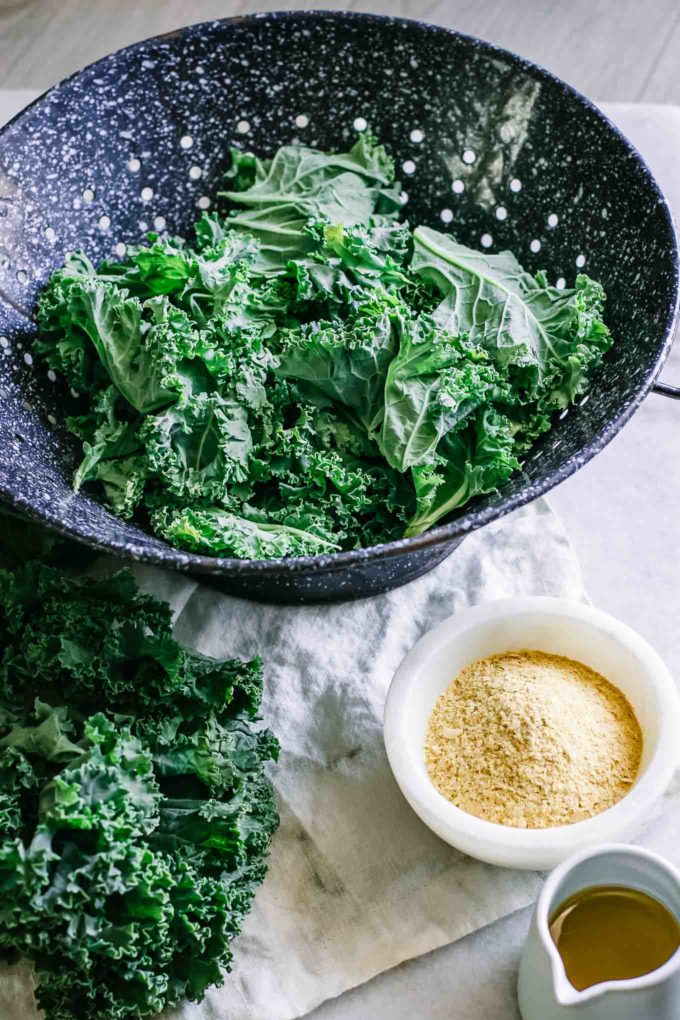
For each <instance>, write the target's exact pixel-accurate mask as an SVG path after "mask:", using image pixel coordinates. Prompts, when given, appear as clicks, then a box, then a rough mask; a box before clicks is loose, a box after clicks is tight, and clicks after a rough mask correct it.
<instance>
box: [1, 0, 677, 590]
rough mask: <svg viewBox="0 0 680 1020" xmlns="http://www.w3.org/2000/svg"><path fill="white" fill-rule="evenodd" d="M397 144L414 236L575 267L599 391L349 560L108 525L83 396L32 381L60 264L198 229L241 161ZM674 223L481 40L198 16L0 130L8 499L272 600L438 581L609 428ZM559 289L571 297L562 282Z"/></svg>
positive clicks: (417, 28)
mask: <svg viewBox="0 0 680 1020" xmlns="http://www.w3.org/2000/svg"><path fill="white" fill-rule="evenodd" d="M367 125H368V126H369V127H370V128H371V129H372V130H374V131H375V132H376V133H377V134H378V135H379V136H380V138H381V139H382V140H383V141H384V142H385V143H386V144H387V145H388V146H389V147H390V148H391V150H392V152H393V153H394V155H395V157H396V161H397V166H398V167H399V171H400V175H401V178H402V181H403V187H404V190H405V192H406V194H407V196H408V203H407V210H408V216H409V219H410V221H411V223H412V224H414V225H415V224H418V223H425V224H429V225H430V226H433V227H436V228H439V229H453V230H455V233H456V236H457V238H458V239H459V240H461V241H463V242H465V243H466V244H468V245H472V246H475V247H478V246H483V247H486V248H488V250H489V251H498V250H500V249H503V248H510V249H512V250H513V251H514V252H516V254H517V255H518V256H519V258H520V260H521V261H522V262H523V263H524V265H525V267H526V268H527V269H528V270H531V271H534V270H536V269H538V268H539V267H545V268H546V269H547V270H548V272H549V274H550V276H551V278H552V279H553V280H554V281H559V280H564V281H566V284H567V285H571V284H572V283H573V280H574V276H575V274H576V272H577V271H578V268H580V267H581V266H584V267H585V268H586V269H587V271H588V272H589V273H590V274H591V275H592V276H593V277H595V278H596V279H598V280H600V281H601V282H602V283H603V284H604V286H605V288H606V291H607V295H608V298H609V301H608V306H607V319H608V323H609V325H610V327H611V329H612V332H613V334H614V338H615V344H614V347H613V349H612V351H611V353H610V354H609V355H608V356H607V359H606V364H605V366H604V368H603V369H602V371H601V372H600V374H599V377H598V378H597V379H596V381H595V384H594V386H593V388H592V392H591V394H590V397H589V398H588V397H586V398H585V399H584V400H583V401H581V403H580V405H579V406H577V407H574V408H572V409H571V410H570V411H569V412H568V413H567V412H565V414H563V415H562V419H561V420H560V421H558V422H556V423H555V427H554V428H553V430H552V431H551V432H550V433H549V434H548V435H547V436H546V437H545V438H544V440H543V441H542V442H541V443H540V444H539V445H537V446H536V447H535V449H534V450H533V451H532V453H531V455H530V456H529V457H528V459H527V461H526V463H525V465H524V470H523V472H522V473H521V474H518V475H517V476H516V477H515V478H514V479H512V481H511V482H510V483H509V484H508V485H506V486H505V487H504V488H503V490H502V492H501V493H499V494H497V495H493V496H490V497H488V498H485V499H483V500H481V501H478V502H477V503H475V504H474V506H471V507H470V508H469V509H468V510H467V511H464V512H463V513H461V514H460V515H459V516H458V517H456V518H455V519H454V520H452V521H451V522H450V523H448V524H444V525H442V526H441V527H437V528H435V529H433V530H432V531H429V532H427V533H426V534H424V535H420V536H418V537H417V538H411V539H406V540H402V541H398V542H391V543H389V544H387V545H380V546H375V547H373V548H369V549H361V550H356V551H353V552H344V553H336V554H334V555H330V556H317V557H304V558H299V559H289V560H270V561H239V560H232V559H222V560H220V559H213V558H211V557H205V556H196V555H191V554H188V553H185V552H180V551H178V550H177V549H174V548H172V547H171V546H169V545H168V544H166V543H165V542H163V541H161V540H160V539H159V538H156V537H154V536H153V535H151V534H149V533H148V532H146V531H144V530H142V529H141V528H140V527H138V526H137V525H135V524H129V523H125V522H123V521H121V520H119V519H117V518H116V517H114V516H113V515H112V514H111V513H110V512H109V511H108V510H107V509H106V508H105V507H104V506H102V505H100V504H99V503H98V502H97V501H96V500H95V499H93V498H91V497H90V496H89V495H87V494H85V493H80V494H79V495H77V496H76V495H74V494H73V493H72V491H71V485H70V481H71V476H72V471H73V467H74V465H75V464H76V463H77V461H78V452H79V451H78V444H77V442H76V441H75V440H74V439H73V437H71V436H70V435H69V434H68V432H67V431H66V429H65V428H64V425H63V421H64V418H65V416H66V414H68V413H70V412H71V411H72V410H73V408H74V406H77V396H75V395H73V394H70V393H69V392H68V391H67V390H66V389H65V388H64V386H63V385H62V383H61V382H60V381H59V380H58V379H55V378H54V375H53V374H52V373H48V372H46V370H45V367H44V366H43V365H42V364H39V363H37V362H35V363H34V361H33V358H32V354H31V338H32V336H33V334H34V331H35V325H34V321H33V311H34V308H35V301H36V295H37V293H38V291H39V290H40V288H41V287H42V286H43V284H44V283H45V281H46V280H47V278H48V276H49V274H50V272H51V271H52V270H53V269H54V268H55V267H57V266H59V265H60V264H61V263H62V262H63V260H64V255H65V253H66V252H67V251H69V250H72V249H76V248H83V249H84V250H85V251H86V252H87V253H88V254H89V255H90V257H91V258H93V259H95V260H97V259H101V258H103V257H105V256H106V257H110V256H111V255H112V254H114V253H116V252H118V253H121V254H122V253H123V251H124V245H125V243H126V242H139V241H140V240H141V239H142V237H143V235H144V233H145V231H146V230H147V229H150V228H153V229H156V230H158V231H163V230H166V229H167V230H169V231H171V232H172V233H179V234H183V233H185V232H187V231H189V229H190V227H191V224H192V223H193V221H194V220H195V219H196V217H197V210H200V209H205V208H208V207H209V206H210V205H211V204H212V203H214V202H215V196H216V194H217V192H218V190H219V189H220V186H221V179H222V175H223V173H224V171H225V170H226V168H227V165H228V150H229V146H230V145H231V144H233V143H236V144H238V145H246V146H247V147H248V148H250V149H253V150H254V151H255V152H258V153H261V154H270V153H272V152H273V150H274V149H276V148H277V146H279V145H282V144H284V143H287V142H291V141H293V140H300V141H302V142H305V143H308V144H310V145H314V146H319V147H320V148H322V149H333V148H338V147H340V148H342V147H345V146H347V145H348V144H349V143H350V142H351V141H352V139H353V136H354V135H355V134H356V132H357V131H361V130H363V129H365V128H366V126H367ZM677 275H678V261H677V247H676V239H675V234H674V229H673V224H672V220H671V216H670V214H669V210H668V206H667V204H666V201H665V199H664V198H663V195H662V194H661V193H660V191H659V188H658V187H657V185H656V183H655V181H654V179H653V177H652V176H651V174H650V172H649V170H648V169H647V167H646V166H645V164H644V162H643V161H642V159H641V158H640V156H639V155H638V153H637V152H636V151H635V150H634V149H633V147H632V146H631V145H630V144H629V143H628V142H627V141H626V139H625V138H623V137H622V135H621V134H620V133H619V132H618V131H617V130H616V128H615V127H614V126H613V125H612V124H611V123H610V122H609V121H608V120H607V119H606V118H605V117H604V116H603V115H602V114H601V113H600V112H599V110H597V109H596V108H595V107H594V106H592V105H591V104H590V103H589V102H588V101H587V100H586V99H584V98H583V97H582V96H580V95H579V94H578V93H577V92H575V91H574V90H573V89H571V88H570V87H569V86H567V85H565V84H564V83H563V82H561V81H559V80H558V79H557V78H555V77H553V76H552V75H550V74H549V73H547V72H546V71H543V70H541V69H540V68H538V67H535V66H533V65H532V64H529V63H527V62H526V61H524V60H522V59H520V58H519V57H517V56H514V55H513V54H511V53H507V52H505V51H504V50H499V49H496V48H495V47H493V46H490V45H488V44H487V43H483V42H479V41H478V40H476V39H471V38H468V37H466V36H461V35H458V34H457V33H455V32H451V31H448V30H446V29H442V28H434V27H431V26H428V25H423V24H419V23H417V22H412V21H403V20H398V19H386V18H379V17H374V16H370V15H358V14H341V13H314V12H313V13H292V14H270V15H263V16H254V17H247V18H235V19H232V20H228V21H220V22H210V23H208V24H203V25H197V26H194V27H191V28H187V29H183V30H181V31H179V32H175V33H173V34H172V35H168V36H163V37H161V38H157V39H151V40H149V41H148V42H144V43H140V44H139V45H136V46H132V47H130V48H129V49H126V50H122V51H121V52H120V53H116V54H114V55H113V56H110V57H107V58H106V59H104V60H101V61H99V62H98V63H97V64H93V65H92V66H91V67H88V68H86V69H85V70H84V71H81V72H79V73H78V74H76V75H74V76H73V77H71V78H69V79H67V80H66V81H65V82H64V83H63V84H61V85H59V86H57V87H56V88H54V89H52V90H51V91H50V92H48V93H46V95H44V96H43V97H42V98H41V99H39V100H38V101H37V102H36V103H34V104H33V105H32V106H31V107H29V108H28V109H27V110H25V111H24V112H23V113H21V114H20V115H19V116H18V117H16V118H15V119H14V120H13V121H12V122H11V124H10V125H9V126H7V127H6V128H5V129H4V131H2V133H1V134H0V496H1V497H2V498H4V499H5V500H7V501H9V502H10V503H12V504H13V505H14V506H15V507H17V508H19V509H21V510H23V511H26V512H28V513H29V514H30V515H32V516H34V517H36V518H38V519H39V520H41V521H43V522H45V523H46V524H49V525H51V526H52V527H54V528H58V529H59V530H60V531H62V532H64V533H65V534H68V535H71V536H74V537H76V538H78V539H80V540H81V541H83V542H86V543H87V544H89V545H92V546H95V547H97V548H99V549H103V550H109V551H111V552H114V553H117V554H119V555H121V556H124V557H130V558H133V559H140V560H147V561H150V562H154V563H159V564H162V565H165V566H168V567H173V568H175V569H179V570H183V571H186V572H190V573H192V574H196V575H201V577H202V578H203V580H204V581H207V582H209V583H213V584H215V585H218V586H219V587H221V588H224V589H226V590H228V591H231V592H234V593H237V594H242V595H246V596H249V597H253V598H258V599H264V600H276V601H291V602H292V601H307V600H321V599H328V600H331V599H343V598H352V597H357V596H361V595H370V594H374V593H376V592H379V591H384V590H386V589H389V588H391V587H394V586H396V585H399V584H403V583H404V582H405V581H408V580H411V579H412V578H415V577H417V576H419V575H420V574H422V573H423V572H425V571H426V570H429V569H430V568H431V567H433V566H435V565H436V564H437V563H439V562H440V561H441V560H442V559H443V558H444V557H445V556H447V555H448V554H449V553H450V552H452V550H453V549H455V547H456V546H457V545H458V544H459V543H460V542H461V541H462V539H463V537H464V536H465V535H466V534H467V533H468V532H469V531H471V530H473V529H475V528H478V527H480V526H481V525H483V524H486V523H487V522H489V521H492V520H494V519H495V518H497V517H500V516H501V515H502V514H505V513H507V512H508V511H509V510H512V509H514V508H515V507H518V506H520V505H522V504H523V503H526V502H528V501H529V500H531V499H534V498H535V497H536V496H538V495H539V494H540V493H544V492H546V491H547V490H548V489H550V488H551V487H552V486H553V485H555V484H556V483H557V482H560V481H562V480H563V479H564V478H566V477H567V476H568V475H570V474H571V473H572V472H573V471H576V470H577V469H578V468H579V467H580V466H581V465H582V464H584V463H585V462H586V461H588V460H589V459H590V458H591V457H592V456H594V454H596V453H597V452H598V451H599V450H601V449H602V447H603V446H604V445H605V444H606V443H607V442H608V441H609V440H610V439H611V438H612V437H613V436H614V435H615V434H616V432H618V430H619V429H620V428H621V426H622V425H623V424H624V422H625V421H626V420H627V419H628V418H629V417H630V415H631V414H632V413H633V412H634V411H635V409H636V407H637V406H638V405H639V403H640V401H641V400H642V399H643V397H644V396H645V394H646V393H647V391H648V390H649V388H650V386H651V385H652V382H653V380H654V378H655V376H656V375H657V373H658V372H659V369H660V367H661V365H662V363H663V361H664V359H665V357H666V355H667V353H668V350H669V347H670V343H671V338H672V330H673V325H674V319H675V315H676V309H677V285H678V280H677ZM560 285H562V284H560Z"/></svg>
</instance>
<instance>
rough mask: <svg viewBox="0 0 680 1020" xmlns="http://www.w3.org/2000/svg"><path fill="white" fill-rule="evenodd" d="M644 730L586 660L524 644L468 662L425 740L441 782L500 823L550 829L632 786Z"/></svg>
mask: <svg viewBox="0 0 680 1020" xmlns="http://www.w3.org/2000/svg"><path fill="white" fill-rule="evenodd" d="M641 755H642V733H641V731H640V726H639V723H638V721H637V719H636V718H635V714H634V712H633V710H632V708H631V706H630V704H629V702H628V701H627V699H626V698H625V696H624V695H623V694H622V692H621V691H620V690H619V689H618V688H616V687H614V686H613V685H612V684H610V683H609V681H607V680H605V678H604V677H603V676H600V674H599V673H596V672H595V671H594V670H592V669H589V667H588V666H584V665H583V664H582V663H580V662H575V661H574V660H573V659H567V658H565V657H564V656H561V655H547V654H545V653H544V652H533V651H521V652H506V653H504V654H503V655H492V656H490V657H489V658H488V659H479V660H477V662H473V663H471V664H470V665H469V666H466V667H465V669H463V670H462V671H461V672H460V673H459V674H458V676H457V677H456V678H455V680H453V681H452V683H451V684H450V685H449V687H448V688H447V689H446V690H445V691H444V693H443V694H442V695H441V696H440V698H439V700H438V701H437V703H436V705H435V707H434V710H433V712H432V715H431V717H430V721H429V725H428V730H427V738H426V742H425V762H426V764H427V770H428V772H429V774H430V778H431V780H432V782H433V783H434V785H435V786H436V788H437V789H438V790H439V792H440V793H442V794H443V795H444V796H445V797H446V798H447V799H448V800H450V801H451V802H452V803H453V804H455V805H456V806H457V807H459V808H462V810H463V811H467V812H469V813H470V814H472V815H477V816H478V817H479V818H486V819H487V820H488V821H490V822H498V823H500V824H501V825H512V826H518V827H521V828H528V829H544V828H548V827H549V826H553V825H568V824H569V823H570V822H578V821H581V820H582V819H584V818H590V817H591V816H592V815H596V814H599V812H600V811H604V810H606V809H607V808H609V807H611V806H612V805H613V804H615V803H616V802H617V801H618V800H620V799H621V797H623V796H624V794H626V793H627V792H628V790H629V789H630V787H631V786H632V784H633V782H634V780H635V777H636V775H637V771H638V768H639V766H640V758H641Z"/></svg>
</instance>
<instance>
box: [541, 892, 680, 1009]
mask: <svg viewBox="0 0 680 1020" xmlns="http://www.w3.org/2000/svg"><path fill="white" fill-rule="evenodd" d="M550 934H551V936H552V939H553V942H554V943H555V945H556V946H557V950H558V952H559V954H560V956H561V957H562V962H563V963H564V969H565V971H566V974H567V977H568V979H569V981H570V982H571V984H572V985H573V986H574V988H576V989H577V991H583V990H584V989H585V988H590V987H591V986H592V985H598V984H600V983H601V982H603V981H626V980H628V979H630V978H637V977H642V975H643V974H650V973H651V972H652V971H653V970H656V969H657V968H658V967H661V966H662V965H663V964H664V963H666V961H667V960H669V959H670V958H671V956H672V955H673V954H674V953H675V951H676V950H677V949H678V947H679V946H680V923H678V920H677V918H676V917H674V916H673V914H672V913H671V912H670V910H668V909H667V907H665V906H664V905H663V904H662V903H659V901H658V900H655V899H653V898H652V897H651V896H648V895H647V894H646V893H643V892H640V891H639V890H637V889H630V888H627V887H626V886H619V885H600V886H591V887H589V888H586V889H581V891H580V892H578V893H576V894H575V895H574V896H570V897H569V899H567V900H565V901H564V903H562V904H560V906H559V907H558V908H557V910H556V911H555V912H554V914H553V915H552V917H551V918H550Z"/></svg>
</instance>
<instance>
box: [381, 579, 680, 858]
mask: <svg viewBox="0 0 680 1020" xmlns="http://www.w3.org/2000/svg"><path fill="white" fill-rule="evenodd" d="M523 648H528V649H536V650H538V651H543V652H550V653H553V654H555V655H566V656H568V657H569V658H572V659H577V660H578V661H580V662H583V663H585V664H586V665H587V666H590V667H591V669H594V670H596V671H597V672H598V673H601V674H602V675H603V676H604V677H606V678H607V679H608V680H609V681H610V682H611V683H613V684H615V685H616V686H617V687H618V688H620V690H622V691H623V693H624V694H625V695H626V697H627V698H628V700H629V702H630V703H631V705H632V707H633V709H634V711H635V714H636V716H637V718H638V721H639V723H640V727H641V729H642V733H643V739H644V747H643V754H642V761H641V764H640V771H639V774H638V777H637V780H636V782H635V784H634V786H633V787H632V788H631V790H630V792H629V793H627V794H626V796H625V797H623V798H622V799H621V800H620V801H619V802H618V803H617V804H615V805H614V806H613V807H611V808H609V809H608V810H607V811H603V812H602V813H601V814H599V815H595V816H594V817H593V818H589V819H587V820H585V821H582V822H575V823H574V824H572V825H563V826H559V827H555V828H549V829H519V828H513V827H510V826H505V825H498V824H496V823H494V822H487V821H484V820H483V819H481V818H477V817H475V816H474V815H471V814H468V813H467V812H466V811H462V810H461V809H460V808H457V807H455V806H454V805H453V804H451V803H450V802H449V801H448V800H447V799H446V798H445V797H443V796H442V795H441V794H440V793H439V792H438V791H437V789H436V788H435V787H434V785H433V784H432V782H431V781H430V778H429V776H428V773H427V769H426V766H425V755H424V744H425V735H426V730H427V723H428V720H429V717H430V714H431V712H432V709H433V707H434V705H435V702H436V700H437V698H438V697H439V695H440V694H441V693H442V691H444V690H445V689H446V687H448V685H449V683H450V682H451V680H452V679H453V678H454V677H455V676H456V674H457V673H458V672H460V670H461V669H462V668H463V667H464V666H466V665H468V664H469V663H471V662H473V661H474V660H475V659H480V658H484V657H485V656H488V655H495V654H499V653H501V652H506V651H520V650H521V649H523ZM384 736H385V747H386V749H387V755H388V758H389V761H390V765H391V767H392V771H393V772H394V775H395V778H396V780H397V782H398V784H399V786H400V787H401V790H402V792H403V794H404V796H405V797H406V799H407V800H408V802H409V803H410V805H411V807H412V808H413V809H414V811H415V812H416V813H417V814H418V815H419V816H420V817H421V818H422V820H423V821H424V822H425V824H426V825H428V826H429V827H430V828H431V829H432V830H433V831H434V832H436V833H437V835H438V836H440V837H441V838H442V839H444V840H446V842H447V843H450V844H451V845H452V846H455V847H456V848H457V849H459V850H462V851H463V852H464V853H466V854H469V855H470V856H471V857H476V858H478V859H479V860H482V861H488V862H489V863H490V864H498V865H501V866H504V867H513V868H552V867H554V866H555V865H556V864H559V863H560V862H561V861H563V860H564V859H565V858H567V857H568V856H569V855H570V854H572V853H575V852H576V851H577V850H583V849H585V848H586V847H590V846H593V845H595V844H597V843H610V842H614V841H621V840H628V839H632V838H633V837H634V836H635V835H636V834H637V833H638V832H639V831H640V829H641V828H642V826H643V824H644V822H645V820H646V819H648V818H649V816H650V815H651V814H652V812H653V811H654V808H655V807H656V806H657V805H658V803H659V801H660V799H661V797H662V795H663V793H664V791H665V790H666V788H667V787H668V785H669V783H670V781H671V778H672V776H673V773H674V771H675V769H676V767H677V765H678V764H679V762H680V695H679V694H678V690H677V688H676V686H675V684H674V682H673V678H672V677H671V675H670V673H669V671H668V669H667V668H666V666H665V665H664V663H663V662H662V660H661V659H660V658H659V656H658V655H657V653H656V652H655V651H654V649H653V648H651V647H650V645H648V644H647V642H646V641H645V640H644V639H643V638H642V637H640V635H639V634H636V633H635V631H634V630H632V629H631V628H630V627H628V626H626V624H624V623H621V622H620V621H619V620H616V619H614V617H612V616H609V615H608V614H607V613H603V612H602V611H600V610H599V609H593V608H592V607H591V606H588V605H582V604H580V603H574V602H568V601H564V600H562V599H552V598H540V597H530V598H519V599H504V600H500V601H497V602H489V603H486V604H485V605H481V606H475V607H474V608H472V609H466V610H463V611H462V612H460V613H456V614H455V615H454V616H451V617H449V618H448V619H447V620H444V622H443V623H440V624H439V625H438V626H436V627H434V628H433V629H432V630H431V631H429V632H428V633H427V634H426V635H425V636H424V637H423V638H422V639H421V640H420V641H419V642H418V644H417V645H416V646H415V647H414V648H413V649H412V650H411V651H410V652H409V654H408V655H407V656H406V658H405V659H404V660H403V662H402V663H401V665H400V666H399V668H398V670H397V672H396V673H395V676H394V679H393V681H392V685H391V687H390V690H389V693H388V696H387V702H386V705H385V724H384Z"/></svg>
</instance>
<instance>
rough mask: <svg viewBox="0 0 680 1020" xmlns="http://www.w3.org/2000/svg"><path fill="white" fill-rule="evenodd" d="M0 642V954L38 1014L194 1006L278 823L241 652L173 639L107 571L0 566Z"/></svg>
mask: <svg viewBox="0 0 680 1020" xmlns="http://www.w3.org/2000/svg"><path fill="white" fill-rule="evenodd" d="M59 544H60V542H59V541H58V542H57V546H58V545H59ZM47 552H48V555H49V556H50V557H54V556H55V555H56V551H55V547H54V546H52V544H50V546H49V548H48V550H47ZM0 648H1V649H2V652H1V653H0V956H1V957H3V958H5V959H7V960H16V959H20V958H25V959H28V960H30V961H32V963H33V965H34V967H35V969H36V972H37V974H38V977H39V985H38V990H37V996H38V1002H39V1004H40V1006H41V1007H42V1008H43V1009H44V1010H45V1015H46V1020H139V1018H142V1017H151V1016H153V1015H154V1014H156V1013H158V1012H159V1011H160V1010H162V1009H163V1008H164V1007H165V1006H168V1005H172V1004H175V1003H177V1002H178V1001H180V1000H181V999H183V998H185V997H188V998H189V999H192V1000H200V999H201V998H202V996H203V994H204V992H205V990H206V988H207V987H208V986H209V985H211V984H220V983H222V981H223V980H224V973H225V971H227V970H228V969H229V964H230V961H231V959H232V950H231V943H232V941H233V939H234V937H235V936H236V935H237V934H238V932H239V931H240V928H241V925H242V922H243V919H244V917H245V915H246V913H247V912H248V910H249V908H250V906H251V903H252V900H253V896H254V893H255V891H256V889H257V886H258V885H259V884H260V883H261V882H262V880H263V878H264V876H265V872H266V854H267V850H268V847H269V843H270V840H271V836H272V834H273V832H274V830H275V829H276V826H277V824H278V818H277V814H276V808H275V804H274V794H273V789H272V786H271V783H270V781H269V780H268V778H267V777H266V775H265V771H264V767H265V763H266V762H267V761H268V760H269V759H276V757H277V755H278V744H277V742H276V740H275V738H274V737H273V736H272V735H271V734H270V733H269V732H268V731H267V730H263V729H260V728H257V727H255V726H254V725H253V724H254V722H255V721H256V720H257V717H258V716H257V713H258V709H259V705H260V699H261V696H262V673H261V669H260V664H259V662H258V661H257V660H254V661H252V662H237V661H221V660H216V659H211V658H208V657H206V656H203V655H200V654H198V653H197V652H195V651H191V650H189V649H187V648H184V647H182V646H181V645H180V644H179V643H178V642H176V641H175V640H174V639H173V637H172V632H171V615H170V610H169V608H168V607H167V606H166V605H164V604H162V603H160V602H158V601H156V600H155V599H154V598H152V597H150V596H148V595H144V594H142V593H140V592H139V590H138V589H137V586H136V584H135V582H134V579H133V577H132V575H131V574H130V573H129V572H128V571H126V570H121V571H119V572H118V573H115V574H112V575H110V576H101V577H100V576H97V577H87V576H82V575H81V574H77V573H75V572H70V573H69V572H67V571H65V570H64V569H61V568H59V567H56V566H51V565H49V564H47V563H46V562H38V561H32V562H26V563H24V564H23V565H21V566H16V567H15V568H14V569H13V570H9V569H0Z"/></svg>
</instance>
